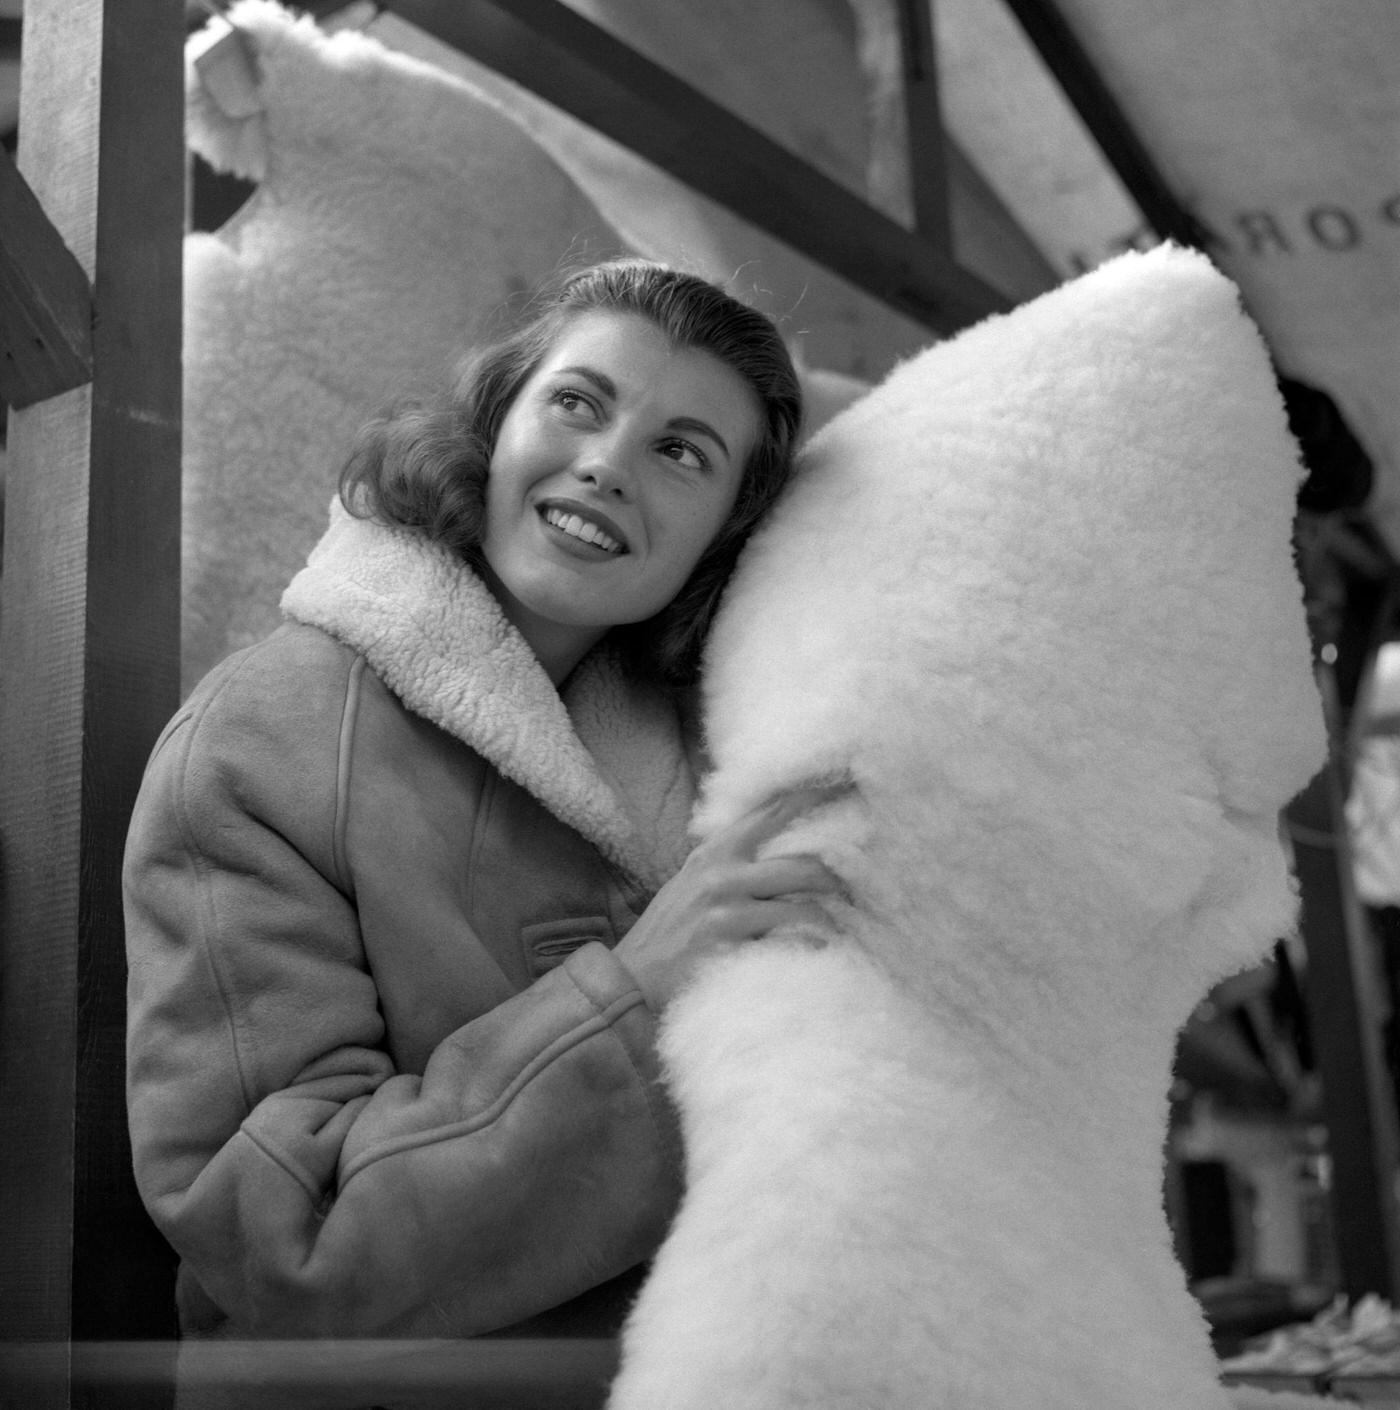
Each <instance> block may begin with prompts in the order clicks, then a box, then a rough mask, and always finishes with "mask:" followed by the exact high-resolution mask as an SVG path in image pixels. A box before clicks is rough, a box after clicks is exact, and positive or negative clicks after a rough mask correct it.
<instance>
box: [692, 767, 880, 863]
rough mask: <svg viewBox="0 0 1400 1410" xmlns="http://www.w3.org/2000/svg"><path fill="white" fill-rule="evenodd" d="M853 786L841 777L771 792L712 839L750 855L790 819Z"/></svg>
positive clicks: (840, 794)
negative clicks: (802, 786)
mask: <svg viewBox="0 0 1400 1410" xmlns="http://www.w3.org/2000/svg"><path fill="white" fill-rule="evenodd" d="M854 787H855V784H853V783H851V782H850V781H849V780H842V781H841V782H839V783H821V784H812V785H809V786H808V787H806V788H792V789H789V790H788V791H787V792H786V793H778V794H775V795H774V796H773V797H772V798H770V799H768V801H767V802H766V803H761V804H759V806H758V807H757V808H754V809H753V810H752V812H749V813H746V814H745V815H744V816H743V817H741V818H739V819H738V820H737V821H736V822H734V823H731V824H730V825H729V827H727V828H725V829H724V830H723V831H722V832H720V833H719V834H717V835H716V837H715V838H714V839H713V840H714V841H715V842H720V841H721V839H722V840H723V842H724V843H725V844H727V845H728V846H730V847H732V849H733V850H734V852H735V853H736V854H738V855H745V856H752V855H753V854H754V853H755V852H757V851H758V849H759V848H760V847H761V846H762V845H763V844H764V843H765V842H767V841H768V839H769V838H771V837H776V836H777V835H778V834H779V833H780V832H781V831H782V830H783V829H784V828H785V827H787V825H788V824H789V823H791V822H792V821H793V820H794V819H796V818H798V817H801V815H802V814H803V813H806V812H810V811H811V809H813V808H819V807H821V806H822V805H823V804H824V803H834V802H835V801H836V800H837V799H838V798H840V797H841V796H842V795H844V794H846V793H849V792H850V791H851V789H853V788H854Z"/></svg>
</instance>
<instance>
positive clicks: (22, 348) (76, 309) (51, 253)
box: [0, 153, 92, 407]
mask: <svg viewBox="0 0 1400 1410" xmlns="http://www.w3.org/2000/svg"><path fill="white" fill-rule="evenodd" d="M91 378H92V285H91V284H90V283H89V282H88V277H87V274H86V273H85V272H84V270H83V267H82V265H80V264H79V263H78V260H77V257H76V256H75V255H74V254H73V252H72V251H71V250H70V249H69V248H68V246H67V245H66V244H65V243H64V240H63V236H62V235H60V234H59V233H58V231H57V230H56V229H54V225H53V222H52V221H51V220H50V219H49V218H48V216H47V214H45V211H44V208H43V206H41V205H40V204H39V198H38V197H37V196H36V195H35V194H34V192H33V191H32V190H31V189H30V187H29V183H28V182H27V181H26V180H25V179H24V177H23V176H21V175H20V173H19V171H18V170H17V169H16V168H15V164H14V163H13V162H12V161H11V160H10V158H9V157H8V156H7V155H5V154H4V153H0V398H3V400H4V401H5V402H6V403H7V404H8V405H9V406H13V407H23V406H30V405H32V404H33V403H34V402H36V401H43V400H44V398H45V397H51V396H56V395H57V394H58V393H59V392H67V391H71V390H72V389H73V388H74V387H81V386H82V385H83V383H84V382H87V381H89V380H91Z"/></svg>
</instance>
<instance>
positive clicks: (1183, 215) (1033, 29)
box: [1006, 0, 1208, 249]
mask: <svg viewBox="0 0 1400 1410" xmlns="http://www.w3.org/2000/svg"><path fill="white" fill-rule="evenodd" d="M1006 6H1007V8H1008V9H1009V10H1010V11H1011V13H1012V14H1013V15H1015V17H1016V19H1017V21H1018V22H1019V24H1020V26H1021V28H1022V29H1023V30H1024V31H1025V32H1026V37H1027V38H1028V39H1029V40H1030V41H1031V43H1032V44H1033V45H1034V46H1035V48H1036V50H1037V51H1038V52H1039V54H1040V57H1041V58H1042V59H1043V60H1044V61H1045V65H1046V67H1047V68H1048V69H1049V70H1050V72H1051V74H1053V75H1054V77H1055V80H1056V82H1057V83H1058V84H1059V85H1060V88H1061V89H1062V90H1063V92H1064V95H1065V97H1066V98H1067V99H1068V100H1069V102H1070V103H1071V104H1072V105H1073V107H1074V109H1075V111H1076V112H1077V113H1078V114H1079V116H1080V117H1081V118H1082V119H1083V121H1084V125H1085V126H1086V127H1087V128H1088V129H1089V134H1090V136H1091V137H1093V139H1094V141H1095V142H1096V143H1097V144H1098V146H1099V149H1100V150H1101V151H1102V152H1103V154H1104V157H1105V158H1106V159H1107V161H1108V163H1109V165H1110V166H1112V167H1113V169H1114V171H1116V172H1117V173H1118V177H1119V179H1120V180H1121V181H1122V183H1123V185H1124V186H1125V187H1127V189H1128V193H1129V194H1130V195H1131V196H1132V198H1133V200H1135V201H1136V202H1137V204H1138V208H1139V209H1140V210H1141V211H1142V213H1143V215H1145V216H1146V217H1147V220H1148V222H1149V224H1150V225H1151V226H1152V228H1153V229H1154V230H1155V231H1156V232H1157V234H1158V235H1160V236H1161V237H1162V238H1163V239H1173V240H1177V241H1179V242H1180V243H1181V244H1184V245H1190V246H1192V247H1193V248H1196V249H1204V248H1205V247H1206V245H1207V243H1208V236H1207V235H1206V232H1205V231H1204V229H1203V228H1202V227H1201V226H1200V224H1199V223H1198V222H1197V221H1196V218H1195V217H1194V216H1193V215H1192V214H1191V212H1190V211H1188V210H1187V209H1186V207H1185V206H1184V205H1182V203H1181V202H1180V201H1179V200H1178V199H1177V197H1176V195H1175V194H1174V193H1173V191H1172V189H1171V187H1170V186H1169V185H1168V184H1167V181H1166V178H1165V177H1163V175H1162V173H1161V171H1160V170H1159V169H1158V166H1157V163H1156V161H1155V159H1154V158H1153V156H1152V154H1151V153H1150V152H1149V151H1148V149H1147V147H1146V145H1145V144H1144V143H1143V141H1142V139H1141V138H1140V137H1139V136H1138V134H1137V132H1136V131H1135V130H1134V128H1133V125H1132V123H1131V122H1129V120H1128V117H1127V115H1126V114H1125V113H1124V111H1123V109H1122V107H1121V106H1120V104H1119V102H1118V100H1117V99H1116V98H1115V97H1114V96H1113V94H1112V93H1111V92H1110V91H1109V88H1108V85H1107V84H1106V83H1105V82H1104V80H1103V77H1102V75H1101V74H1100V73H1099V71H1098V69H1097V68H1096V67H1095V65H1094V62H1093V60H1092V59H1091V58H1090V57H1089V53H1088V51H1087V50H1086V49H1085V48H1084V46H1083V44H1082V43H1081V42H1080V40H1079V37H1078V36H1077V35H1076V34H1075V32H1074V30H1073V29H1072V28H1071V27H1070V25H1069V23H1068V22H1067V21H1066V20H1065V18H1064V16H1063V15H1062V14H1061V13H1060V10H1059V8H1058V6H1057V5H1056V4H1055V0H1006Z"/></svg>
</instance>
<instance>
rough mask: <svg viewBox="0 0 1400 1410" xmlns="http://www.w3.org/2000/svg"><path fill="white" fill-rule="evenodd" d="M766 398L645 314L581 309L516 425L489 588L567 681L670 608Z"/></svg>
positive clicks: (500, 450)
mask: <svg viewBox="0 0 1400 1410" xmlns="http://www.w3.org/2000/svg"><path fill="white" fill-rule="evenodd" d="M758 434H759V405H758V399H757V397H756V396H755V394H754V393H753V391H752V390H751V389H750V387H749V386H748V384H747V383H746V382H745V381H744V379H743V378H742V377H740V376H739V374H738V373H737V372H735V371H734V370H733V369H732V368H731V367H729V366H728V365H727V364H726V363H724V362H721V361H720V360H719V359H718V358H717V357H714V356H713V355H712V354H710V353H706V352H700V351H697V350H696V349H693V348H675V347H673V346H672V345H671V341H670V339H669V338H668V337H667V336H666V334H665V333H663V332H662V331H661V329H659V328H658V327H656V326H655V325H654V324H653V323H652V322H651V321H650V320H648V319H646V318H643V317H641V316H639V315H636V314H627V313H605V312H602V311H592V312H587V313H582V314H578V315H576V316H575V317H574V318H573V319H571V321H570V322H569V323H568V324H566V325H565V328H564V331H563V333H562V334H561V335H560V336H559V338H558V339H557V340H556V341H555V343H554V345H553V346H552V347H551V349H550V350H549V352H548V353H547V354H546V355H545V357H544V358H543V359H542V361H541V363H540V365H539V367H538V368H537V369H536V371H535V372H534V374H533V375H532V376H531V377H530V378H529V379H528V380H527V381H526V382H525V383H524V385H523V386H522V387H521V388H520V391H519V393H518V394H517V396H516V398H515V400H514V401H513V402H512V403H511V407H510V410H509V411H507V413H506V415H505V418H504V420H503V421H502V423H501V428H500V432H499V434H498V436H497V438H496V447H495V450H494V452H493V453H492V456H491V468H490V473H489V474H488V476H487V481H486V534H485V538H484V540H483V543H482V553H483V555H484V558H485V562H486V568H487V572H486V580H487V582H488V583H489V585H490V586H491V589H492V591H493V592H494V593H495V595H496V597H497V598H498V600H499V601H500V603H501V606H502V608H503V610H504V611H505V614H506V616H507V618H509V619H510V621H511V622H513V623H514V624H515V626H516V627H517V629H518V630H519V631H520V633H521V634H522V635H523V636H524V637H525V639H526V641H528V642H529V643H530V645H531V646H532V647H533V648H534V650H535V653H536V654H537V655H538V656H539V657H540V659H541V661H542V662H543V663H544V665H545V668H546V669H547V670H548V671H549V672H550V675H551V677H552V678H553V679H554V680H555V681H556V682H557V681H558V680H560V679H562V677H563V676H564V675H566V674H567V673H568V672H569V671H570V670H572V668H573V666H574V664H576V662H577V661H578V659H579V658H580V657H581V656H582V655H583V653H584V652H586V651H587V650H588V648H589V647H590V646H592V645H593V643H594V642H596V641H597V640H598V638H599V637H601V636H602V635H603V634H604V633H605V632H606V631H607V630H608V628H610V627H614V626H619V625H621V624H622V623H624V622H639V621H643V620H645V619H646V618H648V617H651V616H654V615H655V614H656V613H657V612H659V611H660V610H661V609H662V608H663V607H665V606H666V604H667V603H669V602H670V601H671V599H672V598H673V597H674V596H675V595H676V593H677V592H678V591H679V590H680V588H681V587H682V585H683V584H684V583H685V581H686V579H687V578H688V577H689V576H690V574H691V571H692V570H693V569H694V567H695V565H696V563H697V562H698V561H699V559H700V556H701V554H702V553H703V552H704V551H705V549H706V548H707V547H708V546H709V544H710V543H711V542H712V540H713V539H714V537H715V535H716V534H717V533H718V532H719V529H720V527H721V526H722V525H723V524H724V522H725V520H726V519H727V518H728V515H729V512H730V510H731V509H732V508H733V505H734V500H735V496H736V495H737V493H738V489H739V483H740V480H741V478H742V475H743V470H744V466H745V464H746V462H747V461H748V457H749V454H750V452H751V451H752V450H753V448H754V445H755V443H756V440H757V437H758Z"/></svg>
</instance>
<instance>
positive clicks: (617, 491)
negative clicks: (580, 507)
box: [574, 445, 635, 499]
mask: <svg viewBox="0 0 1400 1410" xmlns="http://www.w3.org/2000/svg"><path fill="white" fill-rule="evenodd" d="M634 474H635V471H634V469H633V464H632V457H631V455H630V454H628V452H627V450H626V448H625V447H622V446H615V445H613V446H607V447H604V446H598V447H597V448H596V449H594V450H591V451H590V453H589V454H587V455H585V456H582V457H580V459H579V460H578V461H577V462H576V463H575V465H574V476H575V478H576V479H578V480H579V481H581V482H582V483H583V484H587V485H592V486H593V487H594V489H596V490H597V491H598V493H599V494H604V495H611V496H613V497H614V498H617V499H630V498H631V497H632V483H633V476H634Z"/></svg>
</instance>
